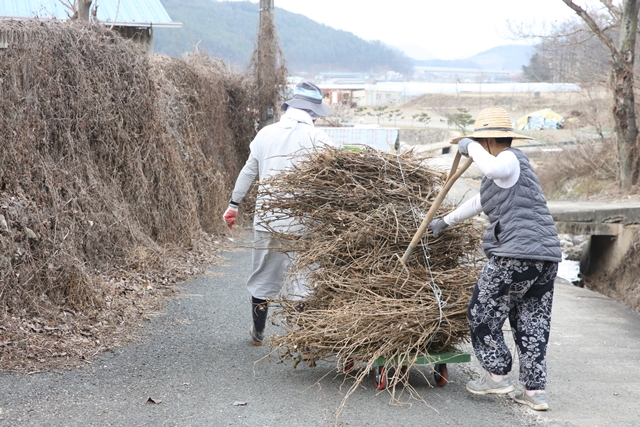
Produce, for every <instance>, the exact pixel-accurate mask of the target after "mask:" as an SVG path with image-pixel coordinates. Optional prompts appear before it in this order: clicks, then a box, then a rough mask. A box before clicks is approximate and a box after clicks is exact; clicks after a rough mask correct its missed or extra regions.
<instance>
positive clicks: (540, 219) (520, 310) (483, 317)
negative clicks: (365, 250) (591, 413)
mask: <svg viewBox="0 0 640 427" xmlns="http://www.w3.org/2000/svg"><path fill="white" fill-rule="evenodd" d="M514 139H531V138H529V137H527V136H523V135H518V134H516V133H514V132H513V127H512V125H511V120H510V119H509V115H508V113H507V111H506V110H504V109H503V108H500V107H491V108H486V109H484V110H482V111H481V112H480V114H478V117H477V119H476V122H475V125H474V131H473V133H472V134H471V135H468V136H467V137H461V138H456V139H454V140H453V141H452V144H457V145H458V151H460V153H461V154H462V155H464V156H468V157H471V158H472V159H473V161H474V163H475V164H476V165H477V166H478V168H479V169H480V171H481V172H482V174H483V178H482V184H481V185H480V193H479V194H478V195H476V196H475V197H474V198H472V199H470V200H468V201H467V202H465V203H463V204H462V205H460V206H459V207H458V208H457V209H456V210H454V211H453V212H451V213H450V214H448V215H446V216H444V217H443V218H436V219H434V220H433V221H432V222H431V224H429V228H431V230H432V231H433V235H434V237H438V236H439V235H440V233H442V231H443V230H444V229H445V228H447V227H448V226H450V225H454V224H457V223H459V222H461V221H464V220H466V219H469V218H472V217H474V216H476V215H478V214H480V213H485V214H486V215H487V217H488V219H489V226H488V227H487V229H486V231H485V233H484V235H483V238H482V248H483V250H484V252H485V254H486V256H487V263H486V264H485V265H484V267H483V269H482V272H481V274H480V277H479V278H478V282H477V283H476V286H475V288H474V290H473V296H472V297H471V301H470V302H469V307H468V318H469V323H470V327H471V342H472V345H473V349H474V352H475V355H476V357H477V359H478V361H479V362H480V364H481V365H482V367H483V368H484V369H485V370H486V371H487V373H486V375H483V376H482V377H481V378H480V379H478V380H474V381H470V382H469V383H467V390H468V391H469V392H471V393H473V394H506V393H510V392H512V391H514V390H515V388H514V386H513V385H512V384H511V381H510V379H509V376H508V374H509V372H510V371H511V366H512V355H511V353H510V351H509V348H508V347H507V345H506V343H505V340H504V335H503V332H502V326H503V324H504V322H505V321H506V319H507V317H508V318H509V323H510V324H511V329H512V331H513V338H514V340H515V342H516V344H517V348H518V356H519V360H520V382H521V383H522V384H523V386H524V390H522V391H520V392H518V393H516V396H515V400H516V402H518V403H522V404H525V405H528V406H530V407H531V408H533V409H535V410H547V409H548V408H549V405H548V403H547V396H546V393H545V388H546V385H547V369H546V350H547V344H548V342H549V328H550V321H551V303H552V300H553V287H554V281H555V277H556V273H557V271H558V263H559V262H560V261H562V252H561V249H560V240H559V238H558V232H557V230H556V228H555V226H554V223H553V219H552V218H551V214H550V213H549V209H548V207H547V201H546V199H545V197H544V196H543V194H542V189H541V188H540V183H539V181H538V178H537V176H536V174H535V172H534V171H533V168H532V166H531V164H530V163H529V159H528V158H527V156H526V155H525V154H524V153H523V152H522V151H521V150H518V149H516V148H513V147H511V142H512V141H513V140H514Z"/></svg>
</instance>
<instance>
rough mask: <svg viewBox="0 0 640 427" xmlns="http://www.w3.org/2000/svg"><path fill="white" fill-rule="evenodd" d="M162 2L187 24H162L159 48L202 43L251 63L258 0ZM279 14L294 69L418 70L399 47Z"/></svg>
mask: <svg viewBox="0 0 640 427" xmlns="http://www.w3.org/2000/svg"><path fill="white" fill-rule="evenodd" d="M162 4H163V6H164V7H165V9H166V10H167V12H168V13H169V16H171V19H172V20H173V21H176V22H182V24H183V27H182V28H180V29H175V28H156V29H155V30H154V50H155V51H156V52H157V53H163V54H166V55H170V56H175V57H179V56H180V55H182V54H183V53H185V52H189V51H192V50H193V49H194V48H195V47H197V48H198V49H200V50H203V51H205V52H207V53H208V54H209V55H211V56H213V57H216V58H220V59H222V60H223V61H225V62H227V63H228V64H230V65H232V66H236V67H241V68H244V67H245V66H246V65H247V64H248V62H249V60H250V59H251V53H252V52H253V49H254V46H255V42H256V34H257V30H258V20H259V4H258V3H252V2H249V1H234V2H220V1H215V0H162ZM319 7H321V6H319ZM274 15H275V25H276V31H277V34H278V37H279V39H280V47H281V49H282V51H283V54H284V58H285V61H286V63H287V68H288V69H289V72H290V73H291V74H302V73H308V74H309V75H315V74H316V73H318V72H323V71H324V72H362V73H384V72H386V71H396V72H400V73H402V74H404V75H410V74H411V73H412V69H413V62H414V61H413V60H412V59H411V58H409V57H408V56H407V55H405V54H404V53H402V52H401V51H400V50H399V49H397V48H393V47H391V46H387V45H385V44H383V43H382V42H380V41H366V40H363V39H361V38H359V37H357V36H355V35H354V34H352V33H349V32H346V31H340V30H336V29H333V28H331V27H328V26H326V25H323V24H320V23H317V22H315V21H313V20H311V19H309V18H307V17H305V16H303V15H300V14H296V13H291V12H289V11H286V10H284V9H280V8H278V7H276V8H275V11H274Z"/></svg>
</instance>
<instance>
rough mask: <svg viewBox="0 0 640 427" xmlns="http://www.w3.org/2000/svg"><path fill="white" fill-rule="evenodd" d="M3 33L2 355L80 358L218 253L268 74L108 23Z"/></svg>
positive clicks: (31, 361) (30, 360) (13, 363)
mask: <svg viewBox="0 0 640 427" xmlns="http://www.w3.org/2000/svg"><path fill="white" fill-rule="evenodd" d="M0 34H2V35H3V37H5V39H6V41H7V44H8V46H7V47H6V48H5V49H0V140H1V141H2V144H0V171H1V173H2V175H1V176H0V215H1V216H0V322H1V323H0V332H2V334H1V335H2V339H0V368H3V369H15V370H36V369H40V368H42V367H44V366H48V365H49V366H50V365H57V366H60V365H63V366H67V365H73V364H74V363H77V362H78V361H82V360H84V359H87V358H89V356H91V355H95V354H96V353H98V352H100V351H101V349H104V348H109V347H110V346H111V345H116V344H117V343H119V342H122V341H126V339H127V336H126V334H127V332H128V331H130V329H128V328H127V325H129V324H130V323H134V322H135V321H136V320H138V319H141V318H143V317H145V316H146V314H147V313H149V312H150V311H151V310H154V309H156V308H157V304H158V303H159V299H158V298H159V296H160V295H161V294H162V293H163V292H164V290H168V289H170V287H168V286H167V285H171V284H173V283H176V282H179V281H181V280H184V279H185V278H186V277H189V276H190V275H192V274H194V273H197V272H198V271H202V268H203V267H205V266H208V265H210V264H211V263H212V262H213V260H214V259H215V256H216V255H215V253H216V246H215V242H214V239H212V238H211V237H210V235H209V234H207V233H214V234H215V233H222V232H223V230H224V229H225V226H224V224H223V221H220V220H218V221H216V219H218V218H219V212H222V211H224V207H226V204H227V202H228V195H229V194H230V192H231V188H232V186H233V182H234V180H235V176H236V175H237V173H238V171H239V170H240V168H241V167H242V165H243V164H244V161H245V160H246V157H247V154H248V146H249V143H250V141H251V139H252V138H253V136H254V135H255V120H256V119H257V115H256V114H255V113H253V112H254V111H255V110H256V109H255V93H254V90H253V89H252V88H253V86H254V85H253V78H252V76H251V75H249V74H248V73H238V72H232V71H230V70H229V69H228V68H227V67H225V66H224V65H223V64H222V63H221V62H220V61H216V60H212V59H210V58H207V57H206V56H204V55H196V54H193V55H189V56H186V57H184V58H182V59H169V58H162V57H160V58H158V57H156V58H150V57H149V56H148V55H147V54H145V53H144V52H143V51H142V49H141V48H140V47H139V46H138V45H136V44H135V43H133V42H131V41H129V40H126V39H124V38H122V37H121V36H120V35H118V34H117V33H115V32H113V31H110V30H108V29H106V28H105V27H102V26H99V25H89V24H81V23H79V22H74V23H64V22H59V21H55V20H51V21H37V20H34V21H24V22H15V21H2V22H0ZM156 297H158V298H156ZM117 331H122V332H121V333H120V335H118V332H117ZM60 358H62V359H63V360H60ZM56 360H57V361H56Z"/></svg>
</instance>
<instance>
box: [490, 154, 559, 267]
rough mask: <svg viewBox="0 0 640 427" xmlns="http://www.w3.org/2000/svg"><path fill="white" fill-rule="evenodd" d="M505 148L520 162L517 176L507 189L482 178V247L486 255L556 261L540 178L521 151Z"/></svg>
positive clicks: (555, 233)
mask: <svg viewBox="0 0 640 427" xmlns="http://www.w3.org/2000/svg"><path fill="white" fill-rule="evenodd" d="M507 150H509V151H511V152H513V153H514V154H515V155H516V157H517V158H518V161H519V162H520V177H519V178H518V181H517V182H516V183H515V185H514V186H513V187H511V188H501V187H499V186H498V185H496V184H495V183H494V182H493V180H491V179H489V178H487V177H483V179H482V183H481V185H480V202H481V203H482V210H483V211H484V213H485V214H486V215H487V216H488V217H489V222H490V224H489V227H488V228H487V230H486V231H485V233H484V236H483V237H482V249H483V250H484V253H485V254H486V255H487V256H488V257H489V256H503V257H509V258H516V259H529V260H542V261H555V262H560V261H562V250H561V249H560V239H559V238H558V231H557V230H556V227H555V225H554V223H553V218H552V217H551V214H550V212H549V208H548V207H547V200H546V198H545V197H544V195H543V194H542V188H541V187H540V181H538V177H537V176H536V174H535V173H534V171H533V168H532V167H531V164H530V163H529V159H528V158H527V156H526V155H525V154H524V153H523V152H522V151H520V150H518V149H516V148H507Z"/></svg>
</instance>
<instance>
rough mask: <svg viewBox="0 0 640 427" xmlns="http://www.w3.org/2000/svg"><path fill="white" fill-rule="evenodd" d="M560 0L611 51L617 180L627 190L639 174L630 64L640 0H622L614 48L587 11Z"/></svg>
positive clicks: (572, 3)
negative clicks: (618, 38)
mask: <svg viewBox="0 0 640 427" xmlns="http://www.w3.org/2000/svg"><path fill="white" fill-rule="evenodd" d="M562 1H563V2H564V3H565V4H566V5H567V6H569V7H570V8H571V9H573V10H574V11H575V12H576V14H577V15H578V16H579V17H581V18H582V19H583V20H584V22H585V23H586V24H587V26H588V27H589V29H590V30H591V31H592V32H593V33H594V34H595V35H596V36H597V37H598V38H599V39H600V41H601V42H602V43H603V44H604V45H605V46H607V48H608V49H609V50H610V51H611V58H612V59H611V88H612V90H613V119H614V121H615V126H616V137H617V148H618V166H619V168H618V169H619V171H618V180H619V182H620V186H621V187H622V188H626V189H628V188H630V187H631V186H632V185H634V184H636V183H637V182H638V173H639V171H638V155H639V150H638V141H637V140H638V127H637V124H636V111H635V106H634V100H635V97H634V94H633V80H634V77H633V63H634V60H635V58H634V53H635V48H636V31H637V29H638V10H639V8H640V0H624V1H623V2H622V5H621V6H620V12H621V13H620V42H619V43H618V46H617V47H616V46H615V45H614V43H613V40H612V39H611V37H609V36H608V35H607V34H605V32H604V31H603V30H602V28H600V26H598V24H597V23H596V22H595V21H594V20H593V18H592V17H591V16H590V15H589V14H588V13H587V12H586V10H584V9H583V8H582V7H580V6H578V5H577V4H575V3H574V2H573V0H562ZM603 4H605V6H606V5H607V2H604V1H603ZM610 4H611V3H610Z"/></svg>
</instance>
